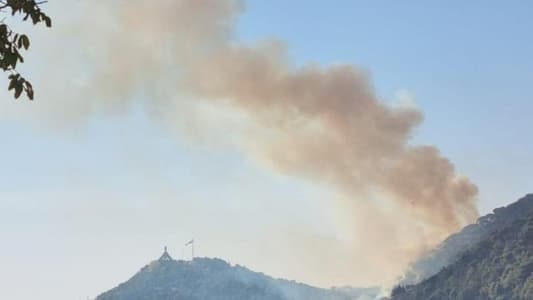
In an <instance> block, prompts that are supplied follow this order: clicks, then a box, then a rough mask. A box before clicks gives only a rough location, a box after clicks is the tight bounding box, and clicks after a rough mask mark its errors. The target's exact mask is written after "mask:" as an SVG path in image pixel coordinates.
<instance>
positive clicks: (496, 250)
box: [392, 213, 533, 300]
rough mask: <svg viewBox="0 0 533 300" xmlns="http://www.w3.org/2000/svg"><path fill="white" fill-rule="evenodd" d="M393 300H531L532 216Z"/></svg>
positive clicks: (399, 290)
mask: <svg viewBox="0 0 533 300" xmlns="http://www.w3.org/2000/svg"><path fill="white" fill-rule="evenodd" d="M392 299H393V300H407V299H409V300H416V299H424V300H432V299H433V300H437V299H439V300H445V299H457V300H486V299H496V300H505V299H513V300H520V299H524V300H526V299H533V213H530V214H529V217H528V218H526V219H519V220H518V221H515V222H514V223H512V224H511V225H509V226H507V227H505V228H503V229H501V230H500V231H498V232H494V233H492V234H491V235H490V236H489V237H488V238H486V239H485V240H483V241H482V242H480V243H479V244H478V245H477V246H475V247H474V248H472V249H471V250H469V251H467V252H466V253H464V255H462V256H461V257H460V258H459V260H457V261H456V262H455V263H454V264H452V265H450V266H448V267H446V268H444V269H443V270H442V271H440V272H439V273H437V274H436V275H435V276H433V277H430V278H429V279H427V280H425V281H423V282H421V283H420V284H418V285H413V286H405V287H397V288H395V290H394V293H393V295H392Z"/></svg>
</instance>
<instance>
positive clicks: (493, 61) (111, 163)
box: [0, 0, 533, 299]
mask: <svg viewBox="0 0 533 300" xmlns="http://www.w3.org/2000/svg"><path fill="white" fill-rule="evenodd" d="M50 6H51V7H50V9H51V12H52V16H55V15H57V17H56V18H57V20H58V22H57V23H58V24H59V27H58V29H54V30H58V31H60V32H61V31H63V30H65V28H62V27H61V25H65V24H68V18H66V17H64V16H62V15H61V14H62V12H61V9H60V8H58V7H57V6H54V4H53V3H50ZM532 9H533V4H531V3H530V2H529V1H505V2H503V1H468V2H465V1H446V2H444V1H443V2H440V3H429V2H428V1H402V2H399V1H396V2H393V1H387V2H385V1H347V0H346V1H344V0H338V1H299V0H294V1H281V0H270V1H259V0H249V1H247V5H246V11H245V13H244V14H243V15H242V16H241V18H240V19H239V24H238V31H237V36H236V39H237V40H239V41H243V42H254V41H257V40H261V39H264V38H269V37H276V38H280V39H282V40H284V41H286V43H287V44H288V49H289V54H290V56H291V58H292V59H293V60H294V61H295V62H296V63H297V64H299V65H303V64H305V63H307V62H309V61H312V62H318V63H321V64H332V63H352V64H355V65H358V66H360V67H361V68H363V69H365V70H367V71H368V72H369V73H370V74H371V76H372V79H373V84H374V86H375V89H376V91H377V93H378V94H379V95H380V97H382V99H383V101H384V102H392V101H394V100H395V98H396V95H397V93H398V92H399V91H408V92H409V93H410V94H412V95H414V97H415V101H416V103H417V105H418V106H419V107H420V109H421V110H422V111H423V112H424V114H425V121H424V123H423V124H422V125H421V126H420V127H419V128H418V129H417V131H416V133H415V136H414V137H413V141H412V143H413V144H434V145H437V146H438V147H439V148H440V149H441V151H442V152H443V153H444V155H445V156H447V157H449V158H450V160H451V161H452V162H453V163H454V164H455V166H456V168H457V169H458V170H459V172H460V173H461V174H464V175H466V176H469V177H470V178H472V180H473V181H474V182H475V183H476V184H477V185H478V187H479V188H480V197H479V207H480V210H481V213H482V214H484V213H488V212H490V211H491V210H492V209H493V208H495V207H498V206H502V205H505V204H507V203H510V202H512V201H514V200H516V199H517V198H518V197H520V196H522V195H524V194H525V193H527V192H532V190H531V187H532V185H531V183H532V182H533V175H531V172H530V170H532V169H533V160H532V159H531V158H532V153H533V139H531V138H530V137H531V128H533V118H531V112H532V111H533V91H532V90H531V86H532V85H531V82H533V60H531V53H533V40H531V38H529V36H530V34H531V31H532V29H533V20H532V19H531V17H530V12H531V11H532ZM37 34H38V36H37V37H36V41H38V42H40V43H43V42H45V41H46V40H47V35H46V34H44V33H37ZM34 47H36V49H42V48H49V49H52V48H53V47H54V45H46V46H43V45H38V44H37V45H35V46H34ZM65 51H68V47H67V48H65ZM72 51H81V50H79V49H74V50H72ZM28 57H29V60H28V61H29V62H28V66H26V68H27V70H28V72H29V73H30V74H31V73H32V72H37V71H34V70H33V69H32V67H31V64H32V63H34V62H35V64H37V65H39V64H42V62H41V63H39V58H40V57H39V52H37V50H35V52H31V53H30V54H29V56H28ZM82 65H83V64H82ZM35 68H36V69H38V67H35ZM41 82H43V81H41ZM36 86H37V88H38V85H37V84H36ZM68 88H69V85H68V84H65V89H68ZM0 100H1V101H2V102H3V103H4V104H2V105H0V109H1V110H3V111H0V138H1V140H2V147H1V149H0V154H1V155H0V238H1V239H2V240H3V241H4V242H5V244H4V243H3V245H8V247H2V248H1V249H0V264H2V265H3V266H4V271H0V281H2V282H8V283H9V286H11V287H12V288H11V289H9V290H8V291H7V292H5V291H0V298H6V299H30V298H31V299H34V298H35V296H37V295H50V297H45V298H52V296H51V295H55V296H57V297H54V298H55V299H73V297H78V298H75V299H85V297H86V296H93V295H94V294H96V293H98V292H101V291H102V290H104V289H106V288H110V287H112V286H113V285H114V284H116V283H118V282H119V281H121V280H124V279H126V278H128V276H130V275H131V274H132V273H133V272H135V271H136V270H137V269H138V268H140V267H141V266H142V265H143V264H144V263H146V262H147V260H148V259H151V258H155V257H156V256H158V255H159V252H160V249H162V246H163V245H164V244H168V245H169V246H170V248H171V250H173V251H174V254H175V255H176V256H180V255H181V242H182V241H183V242H185V241H187V240H189V239H190V238H191V236H193V235H194V236H195V237H196V238H197V239H198V241H199V244H200V245H199V250H198V251H199V253H201V255H208V256H220V257H225V258H228V259H230V260H231V261H232V262H237V263H243V264H246V265H249V266H251V267H253V268H257V269H258V270H260V271H265V272H266V273H271V274H273V275H276V276H283V277H290V278H294V279H299V280H306V281H308V282H310V283H314V284H319V285H330V284H331V282H327V281H321V278H320V276H313V275H309V274H306V272H310V270H308V269H306V270H303V269H302V270H300V269H298V266H297V265H296V264H295V265H291V266H287V265H285V263H284V261H283V259H284V258H285V259H286V258H287V256H291V255H293V256H294V255H295V253H289V254H287V253H281V252H282V249H279V248H277V247H275V246H273V245H275V242H283V241H285V242H286V240H284V238H285V237H283V238H280V237H277V236H276V235H275V234H274V233H275V232H286V231H289V229H287V228H292V230H295V231H298V228H300V226H301V227H309V226H311V227H313V226H314V227H313V228H315V227H316V230H317V231H318V232H319V234H323V235H328V234H329V233H330V231H334V228H335V224H333V223H334V221H331V220H330V219H328V217H329V216H331V215H333V214H334V213H333V212H332V211H329V210H328V209H329V208H328V205H327V201H326V200H325V199H326V198H327V197H329V194H328V192H327V191H324V190H323V189H322V188H321V187H320V186H319V187H316V186H312V184H310V183H309V182H305V181H303V180H299V179H298V178H289V177H286V176H281V175H277V174H272V173H271V172H269V171H268V170H264V169H262V168H258V167H257V166H256V165H254V164H253V163H251V162H250V161H248V159H247V158H246V157H243V156H242V155H240V154H239V153H237V152H234V151H231V150H227V149H224V148H223V147H222V148H220V149H219V148H217V147H215V148H216V150H215V151H214V150H213V149H211V148H210V147H209V146H206V145H205V144H203V143H191V142H190V141H189V140H187V139H186V138H181V139H176V138H175V133H173V132H170V131H168V130H167V129H164V128H161V126H158V125H157V124H153V123H152V122H150V120H149V118H148V117H147V116H146V115H145V114H144V113H143V112H142V111H139V110H138V109H137V108H133V109H131V110H130V111H128V112H127V113H125V114H121V115H118V116H112V117H109V116H105V115H104V116H98V117H94V118H91V119H90V120H89V121H88V122H87V123H84V122H81V123H79V124H75V125H73V126H72V127H70V128H63V129H61V130H56V129H54V128H50V127H49V126H48V124H47V122H46V121H45V120H41V119H39V117H38V114H39V112H35V114H36V117H35V118H34V119H28V118H20V119H18V118H16V117H12V116H11V114H10V111H11V110H17V109H20V108H21V107H22V108H23V109H28V110H36V111H37V109H38V108H39V105H40V104H39V102H41V103H42V102H45V101H47V100H49V101H51V100H54V99H45V98H43V99H37V103H35V104H31V103H28V102H25V101H19V102H14V101H13V100H12V99H11V95H9V94H8V93H7V92H0ZM206 182H207V183H208V184H207V185H205V183H206ZM249 199H254V201H249ZM251 220H253V221H254V226H249V224H250V222H251ZM316 220H320V221H321V223H320V224H317V222H316ZM294 228H296V229H294ZM228 232H231V233H232V234H228ZM258 237H260V238H258ZM289 237H290V235H289ZM258 240H261V241H258ZM260 247H261V248H260ZM258 248H260V249H262V250H263V251H264V252H266V253H268V254H269V255H270V256H271V259H270V260H267V259H265V256H266V255H265V253H257V252H258V251H255V250H250V249H258ZM132 249H135V251H133V250H132ZM247 249H248V250H247ZM36 252H37V253H38V254H35V253H36ZM306 259H309V260H313V259H314V258H313V257H307V258H306ZM73 265H75V266H76V267H73ZM36 268H37V270H35V269H36ZM52 269H55V270H56V271H55V272H53V273H54V274H49V270H52ZM110 269H112V270H110ZM102 270H106V271H105V272H104V271H102ZM107 270H109V271H107ZM317 271H318V270H317ZM329 271H331V270H323V272H329ZM77 272H79V273H83V274H80V275H77V278H76V279H83V280H85V283H86V282H90V284H88V285H87V284H85V285H84V284H82V280H76V282H72V281H69V280H72V278H69V277H71V276H69V275H67V274H73V273H74V274H76V273H77ZM331 272H333V271H331ZM28 274H30V275H28ZM326 275H331V276H330V277H331V278H333V277H335V276H336V275H338V274H333V273H332V274H326ZM95 277H98V278H95ZM347 278H349V277H343V276H339V277H338V280H339V282H340V281H343V280H345V279H347ZM65 281H67V282H69V283H70V285H71V287H70V288H65V289H64V290H63V291H62V292H61V293H63V294H61V295H57V294H54V293H56V290H57V285H62V283H64V282H65ZM27 282H33V284H34V286H35V288H34V289H33V290H31V291H29V290H26V289H24V288H23V287H24V286H26V285H27V284H28V283H27ZM343 283H353V284H359V283H360V284H363V285H365V284H372V283H373V282H371V281H365V280H360V281H358V282H345V281H343ZM4 293H6V294H4ZM80 293H81V295H80Z"/></svg>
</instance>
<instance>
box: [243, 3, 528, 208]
mask: <svg viewBox="0 0 533 300" xmlns="http://www.w3.org/2000/svg"><path fill="white" fill-rule="evenodd" d="M247 3H248V4H247V13H246V14H245V15H244V16H243V17H242V18H241V21H242V22H241V26H240V27H239V29H240V30H239V34H240V37H241V38H243V39H246V40H251V41H253V40H255V39H257V37H270V36H276V37H281V38H283V39H284V40H286V41H288V43H289V45H290V46H289V51H290V53H291V55H292V57H293V59H294V60H295V61H297V62H298V63H301V64H303V63H305V62H308V61H318V62H321V63H326V64H327V63H338V62H351V63H354V64H356V65H359V66H361V67H362V68H364V69H366V70H368V72H370V74H371V75H372V78H373V81H374V85H375V87H376V90H377V93H378V94H379V95H381V96H382V97H383V99H384V101H391V100H393V99H394V97H395V94H396V93H397V92H398V91H399V90H408V91H409V92H410V93H412V94H413V95H414V96H415V99H416V103H417V104H418V105H419V107H420V108H421V109H422V111H423V112H424V114H425V121H424V123H423V125H422V126H421V127H420V128H419V129H418V131H417V135H416V136H415V138H414V141H413V142H414V143H428V144H435V145H438V146H439V148H440V149H441V150H442V151H443V153H444V154H445V155H446V156H448V157H450V158H451V160H452V161H453V162H454V163H455V164H456V167H457V169H458V170H460V171H461V172H462V173H464V174H466V175H468V176H470V177H472V178H473V179H474V181H475V182H476V183H477V184H478V185H479V187H480V192H481V194H480V195H481V196H480V209H481V210H482V212H483V213H487V212H490V211H491V210H492V209H493V208H494V207H497V206H501V205H503V204H505V203H507V202H510V201H514V200H515V198H517V197H520V196H522V195H523V194H524V193H527V192H529V191H530V189H531V182H533V177H532V176H533V175H531V174H530V172H529V170H531V168H532V167H533V162H532V161H531V159H530V158H531V153H533V141H532V140H531V139H529V138H528V136H530V129H531V128H532V127H533V121H532V120H533V119H532V118H531V116H530V113H531V111H532V110H533V92H532V90H531V88H530V86H531V82H533V61H532V60H531V59H530V55H531V53H533V41H531V39H529V38H528V36H529V35H530V33H531V30H532V29H533V21H531V18H530V14H529V12H530V11H531V9H533V5H532V4H531V3H530V2H529V1H505V2H501V1H467V2H465V1H445V2H439V3H436V2H428V1H408V2H398V1H396V2H391V1H342V0H341V1H334V2H333V4H332V5H326V4H325V3H324V2H322V1H277V0H274V1H268V2H265V1H248V2H247Z"/></svg>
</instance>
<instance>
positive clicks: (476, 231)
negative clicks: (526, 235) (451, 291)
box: [400, 194, 533, 285]
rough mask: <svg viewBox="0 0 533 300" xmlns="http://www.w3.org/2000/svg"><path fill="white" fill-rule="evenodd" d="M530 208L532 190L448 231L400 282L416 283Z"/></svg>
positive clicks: (524, 213) (532, 209) (528, 211)
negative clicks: (448, 235)
mask: <svg viewBox="0 0 533 300" xmlns="http://www.w3.org/2000/svg"><path fill="white" fill-rule="evenodd" d="M532 212H533V194H529V195H526V196H525V197H523V198H521V199H519V200H518V201H516V202H514V203H512V204H510V205H508V206H506V207H501V208H497V209H495V210H494V211H493V213H492V214H488V215H486V216H483V217H481V218H479V219H478V221H477V222H476V223H475V224H472V225H469V226H466V227H465V228H463V229H462V230H461V231H460V232H458V233H456V234H453V235H451V236H450V237H448V238H447V239H446V240H445V241H444V242H442V243H441V245H440V246H439V247H438V248H437V249H435V250H434V251H432V252H431V253H429V254H428V255H426V256H425V257H422V258H421V259H419V260H418V261H417V262H415V263H414V264H413V265H412V266H411V268H410V270H409V271H408V272H407V273H406V274H405V275H404V278H403V279H402V280H401V281H400V285H409V284H416V283H418V282H420V281H422V280H424V279H426V278H428V277H430V276H432V275H434V274H436V273H437V272H439V271H440V270H441V269H442V268H444V267H445V266H448V265H450V264H452V263H453V262H455V261H456V260H457V259H458V258H459V257H460V256H461V254H462V253H464V252H465V251H467V250H469V249H471V248H472V247H474V246H476V245H477V244H478V243H479V242H480V241H482V240H484V239H485V238H487V237H488V236H489V235H491V234H492V233H494V232H495V231H497V230H499V229H501V228H504V227H506V226H509V225H510V224H511V223H512V222H514V221H516V220H520V219H523V218H526V217H527V216H528V215H530V214H531V213H532Z"/></svg>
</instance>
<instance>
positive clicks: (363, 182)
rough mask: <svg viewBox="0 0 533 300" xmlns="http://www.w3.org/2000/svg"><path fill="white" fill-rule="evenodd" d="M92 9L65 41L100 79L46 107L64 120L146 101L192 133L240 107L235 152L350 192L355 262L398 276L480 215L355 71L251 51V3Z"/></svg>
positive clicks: (203, 1) (200, 0)
mask: <svg viewBox="0 0 533 300" xmlns="http://www.w3.org/2000/svg"><path fill="white" fill-rule="evenodd" d="M85 5H86V6H87V7H86V8H87V10H88V11H90V12H91V13H88V14H87V16H77V17H79V20H78V21H76V22H77V24H78V26H75V25H74V26H73V25H72V24H71V25H69V26H73V27H71V28H72V29H71V32H70V33H66V34H67V35H68V34H70V37H71V42H72V43H74V44H76V43H77V44H78V46H79V47H80V48H85V49H86V50H85V51H86V53H85V54H84V55H85V57H86V59H87V60H86V61H87V63H86V64H87V65H85V66H84V67H85V69H86V70H87V71H86V72H87V74H86V75H85V76H82V78H81V79H80V80H79V81H78V82H79V86H77V89H76V95H74V94H73V95H64V91H58V90H57V89H58V87H53V88H51V89H56V90H52V91H48V92H47V93H48V94H51V95H59V94H62V95H61V96H58V97H56V98H54V99H57V100H55V101H56V102H52V103H50V104H46V105H48V106H49V108H48V110H49V111H50V112H51V113H53V112H57V111H61V112H63V111H68V112H67V113H66V114H65V115H71V116H74V117H73V118H81V119H83V118H87V117H88V116H90V115H92V114H94V113H101V112H109V111H111V112H113V111H117V110H118V111H121V110H125V109H127V108H128V107H130V106H131V105H132V103H134V101H135V99H139V98H141V99H149V100H145V102H144V103H143V105H144V106H145V107H146V109H147V110H148V111H149V112H150V113H151V114H153V116H154V119H157V120H159V121H160V120H162V119H164V120H166V121H163V122H167V123H174V121H169V120H171V119H178V121H176V122H177V123H187V122H189V121H190V120H192V119H193V117H191V116H187V114H188V113H195V114H201V113H199V111H198V110H197V108H198V106H199V105H200V106H201V105H207V106H210V107H215V108H220V109H228V108H229V110H231V111H233V113H234V115H238V116H239V118H242V120H241V121H242V124H241V125H242V126H244V127H246V129H245V130H243V131H242V132H240V133H239V142H237V143H236V144H237V145H238V146H239V147H241V148H242V150H243V152H244V153H245V154H247V155H250V156H251V157H253V158H255V159H257V161H259V162H260V163H261V164H264V165H268V166H269V167H271V168H273V169H274V170H276V171H277V172H281V173H283V174H287V175H291V176H296V177H300V178H305V179H307V180H310V181H313V182H320V183H326V184H328V185H329V186H331V187H333V188H335V189H336V190H337V192H338V197H337V199H336V200H335V201H332V203H331V205H336V206H338V207H339V212H340V213H341V215H342V214H343V215H344V216H339V218H341V219H342V218H345V221H340V223H342V224H343V225H344V226H347V227H348V228H349V229H348V231H350V232H351V233H352V234H353V238H352V239H353V240H352V241H350V242H349V246H348V248H349V249H350V251H348V252H352V253H353V257H352V258H350V259H349V260H353V261H354V263H355V261H356V259H355V257H361V256H366V257H372V256H375V257H377V258H369V259H370V260H371V261H372V262H374V263H377V264H379V263H378V261H379V262H381V263H382V264H383V265H379V268H382V271H383V270H392V271H391V273H393V274H395V275H399V274H398V273H399V272H401V269H402V268H404V267H405V266H406V264H408V263H409V261H411V260H412V259H413V258H415V257H416V256H417V255H419V254H420V253H421V252H422V251H424V250H426V249H428V248H429V247H432V246H434V245H436V243H438V242H439V241H440V240H442V239H443V238H444V237H445V236H446V235H448V234H449V233H451V232H454V231H456V230H457V229H459V228H460V227H461V226H463V225H465V224H467V223H469V222H472V221H473V220H475V218H476V217H477V215H478V213H477V209H476V195H477V188H476V186H475V185H474V184H472V183H471V182H470V181H469V180H468V179H467V178H464V177H461V176H459V175H457V174H456V172H455V170H454V166H453V164H452V163H451V162H450V161H449V160H448V159H446V158H445V157H443V156H442V155H441V154H440V153H439V150H438V149H437V148H436V147H433V146H413V145H411V144H409V140H410V138H411V135H412V133H413V130H414V129H415V128H416V127H417V126H418V125H420V123H421V122H422V119H423V116H422V114H421V112H420V111H419V110H417V109H415V108H412V107H401V106H396V107H393V106H389V105H386V104H384V103H382V102H380V101H379V99H378V97H377V96H376V93H375V91H374V90H373V88H372V85H371V83H370V82H369V78H368V77H367V75H366V73H365V72H364V71H361V70H359V69H358V68H356V67H354V66H352V65H334V66H327V67H323V66H319V65H315V64H309V65H306V66H304V67H295V66H294V65H292V64H291V62H290V60H289V58H288V57H287V53H286V49H285V47H286V46H285V45H284V43H283V42H280V41H276V40H269V41H263V42H261V43H259V44H257V45H251V46H248V45H242V44H240V43H238V42H237V41H236V40H235V39H234V37H233V32H234V26H235V21H236V17H237V16H238V15H239V14H240V13H241V12H242V10H243V8H244V5H243V3H242V2H241V1H237V0H160V1H140V0H133V1H116V2H110V1H91V2H90V3H85ZM88 16H98V24H96V23H95V22H94V21H92V20H91V19H90V17H88ZM89 25H90V26H89ZM51 56H53V57H57V53H53V54H51ZM56 60H57V58H56ZM80 90H81V92H79V91H80ZM80 95H81V96H80ZM139 95H143V97H140V96H139ZM51 98H52V97H51ZM64 99H69V101H64ZM47 101H48V100H47ZM191 107H193V108H191ZM73 111H75V113H72V112H73ZM195 117H198V115H195ZM203 118H204V121H205V122H210V121H211V119H210V117H209V116H207V117H206V115H204V116H203ZM215 118H216V116H215ZM190 122H193V123H194V121H190ZM181 125H183V124H181ZM188 125H190V124H188ZM186 126H187V124H186ZM200 126H201V125H200ZM205 126H206V127H209V125H205ZM190 127H191V126H189V128H190ZM193 127H194V126H193ZM383 272H385V271H383Z"/></svg>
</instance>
